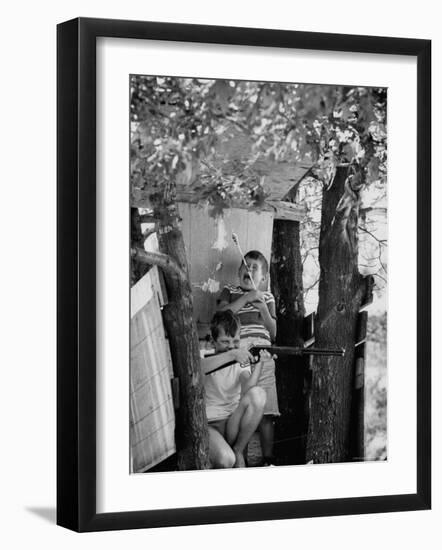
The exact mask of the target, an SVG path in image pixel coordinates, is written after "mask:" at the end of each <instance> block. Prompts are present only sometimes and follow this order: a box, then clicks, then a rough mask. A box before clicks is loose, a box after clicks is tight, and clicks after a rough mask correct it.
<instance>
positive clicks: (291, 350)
mask: <svg viewBox="0 0 442 550" xmlns="http://www.w3.org/2000/svg"><path fill="white" fill-rule="evenodd" d="M261 350H266V351H268V352H269V353H270V354H271V355H298V356H299V355H321V356H323V355H331V356H335V357H343V355H344V353H345V349H343V348H338V349H336V348H335V349H332V348H303V347H292V346H272V345H271V344H269V345H265V344H264V345H255V346H252V347H251V348H249V350H248V351H249V352H250V354H251V355H252V356H253V358H254V361H253V363H252V364H255V363H258V361H259V352H260V351H261ZM235 363H238V361H228V362H227V363H224V365H220V366H219V367H217V368H216V369H213V370H211V371H209V372H206V375H207V374H212V373H214V372H216V371H218V370H221V369H224V368H226V367H229V366H230V365H234V364H235ZM248 365H249V363H245V364H243V365H241V366H243V367H246V366H248Z"/></svg>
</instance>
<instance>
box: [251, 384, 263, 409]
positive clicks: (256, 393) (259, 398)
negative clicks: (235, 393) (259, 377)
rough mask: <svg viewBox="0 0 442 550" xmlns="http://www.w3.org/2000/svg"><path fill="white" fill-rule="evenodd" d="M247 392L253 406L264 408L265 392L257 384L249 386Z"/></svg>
mask: <svg viewBox="0 0 442 550" xmlns="http://www.w3.org/2000/svg"><path fill="white" fill-rule="evenodd" d="M247 393H248V395H249V397H250V399H251V402H252V403H253V405H255V407H258V408H264V405H265V404H266V400H267V394H266V392H265V390H263V389H262V388H260V387H259V386H253V388H250V390H249V391H248V392H247Z"/></svg>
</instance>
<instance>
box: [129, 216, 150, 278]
mask: <svg viewBox="0 0 442 550" xmlns="http://www.w3.org/2000/svg"><path fill="white" fill-rule="evenodd" d="M130 242H131V246H132V247H134V248H144V239H143V233H142V231H141V219H140V214H139V212H138V208H131V209H130ZM148 269H149V266H148V265H146V264H143V263H141V262H139V261H137V260H136V258H131V285H132V286H133V285H134V284H135V283H136V282H137V281H139V280H140V279H141V277H143V275H144V274H145V273H146V272H147V271H148Z"/></svg>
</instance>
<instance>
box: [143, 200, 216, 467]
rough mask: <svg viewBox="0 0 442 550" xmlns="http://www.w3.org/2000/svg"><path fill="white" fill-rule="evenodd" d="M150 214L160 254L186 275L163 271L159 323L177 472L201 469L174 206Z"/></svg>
mask: <svg viewBox="0 0 442 550" xmlns="http://www.w3.org/2000/svg"><path fill="white" fill-rule="evenodd" d="M154 215H155V217H156V218H157V219H158V243H159V249H160V251H161V252H162V253H164V254H168V255H169V256H170V257H171V258H173V259H174V260H175V261H176V262H177V263H178V264H179V266H180V267H181V269H182V270H183V271H184V273H185V274H186V275H187V277H186V278H185V280H184V281H183V280H182V278H180V277H179V276H178V274H176V273H174V272H173V271H164V276H165V281H166V287H167V293H168V304H167V305H166V306H165V307H164V309H163V320H164V324H165V329H166V333H167V335H168V338H169V344H170V351H171V356H172V362H173V367H174V372H175V375H176V376H177V377H178V378H179V383H180V408H179V410H178V411H177V415H176V430H175V440H176V446H177V453H178V469H179V470H201V469H206V468H208V467H209V459H208V456H209V454H208V446H209V445H208V441H209V437H208V429H207V417H206V410H205V400H204V387H203V377H202V376H203V375H202V372H201V368H200V353H199V342H198V336H197V331H196V324H195V320H194V317H193V301H192V292H191V286H190V283H189V278H188V265H187V258H186V252H185V247H184V241H183V236H182V233H181V230H180V228H179V224H178V221H179V216H178V212H177V210H176V206H175V204H173V203H169V205H165V204H164V203H162V204H159V205H157V206H156V207H155V208H154Z"/></svg>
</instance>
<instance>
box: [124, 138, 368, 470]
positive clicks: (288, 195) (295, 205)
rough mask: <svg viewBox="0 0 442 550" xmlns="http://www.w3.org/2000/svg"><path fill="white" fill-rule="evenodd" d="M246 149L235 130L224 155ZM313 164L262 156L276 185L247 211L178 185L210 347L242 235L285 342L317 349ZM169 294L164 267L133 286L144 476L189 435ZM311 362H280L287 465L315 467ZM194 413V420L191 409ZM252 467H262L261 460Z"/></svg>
mask: <svg viewBox="0 0 442 550" xmlns="http://www.w3.org/2000/svg"><path fill="white" fill-rule="evenodd" d="M223 147H224V150H223ZM244 148H247V144H244V140H241V139H237V137H235V136H233V138H232V139H231V140H230V141H229V142H228V143H224V144H221V145H220V146H219V148H218V156H219V157H222V156H223V155H224V154H228V156H229V159H230V161H232V160H233V161H234V160H235V157H237V158H239V157H241V156H242V155H244V154H246V153H247V151H244ZM310 169H311V165H310V164H295V163H290V162H276V161H269V160H268V159H265V160H260V159H258V160H256V161H255V163H254V165H253V170H254V173H255V174H257V175H258V176H259V178H260V181H261V183H262V185H263V187H264V188H265V189H266V190H267V192H266V194H265V198H264V200H263V201H262V203H261V204H260V206H259V208H245V207H244V206H243V205H242V204H241V203H239V204H236V203H235V202H234V201H232V202H231V203H230V205H229V208H225V209H222V211H216V209H215V211H214V208H213V205H211V204H210V203H209V202H207V201H206V202H205V201H202V200H201V194H200V193H199V192H198V188H197V187H195V186H192V185H188V184H183V183H182V182H177V186H176V202H177V207H178V211H179V217H180V219H181V232H182V236H183V240H184V245H185V253H186V256H187V262H188V266H189V278H190V285H191V289H192V297H193V317H194V320H195V322H196V326H197V331H198V337H199V342H200V349H201V350H203V349H204V348H206V347H207V346H208V345H210V344H209V343H208V334H209V323H210V320H211V318H212V316H213V314H214V312H215V310H216V300H217V296H218V294H219V292H220V291H221V289H222V288H223V286H224V285H225V284H226V283H234V282H236V281H237V274H238V268H239V265H240V262H241V257H240V255H239V252H238V249H237V248H236V247H235V245H234V243H233V241H232V238H231V236H232V233H236V235H237V236H238V239H239V243H240V245H241V248H242V250H243V251H244V253H245V252H246V251H248V250H251V249H257V250H259V251H260V252H262V253H263V254H264V256H265V257H266V258H267V259H268V260H269V265H270V277H269V287H270V290H271V291H272V293H273V294H274V295H275V301H276V312H277V341H276V343H277V344H278V345H285V346H305V347H307V346H311V345H312V344H313V343H314V342H315V315H314V314H311V315H309V316H308V317H307V318H305V315H304V311H305V310H304V303H303V285H302V261H301V253H300V232H299V225H300V222H301V221H302V220H303V218H304V216H305V210H306V209H305V207H304V206H303V204H302V202H300V201H299V200H297V199H298V196H297V192H298V188H299V185H300V182H301V181H302V180H303V179H304V178H305V177H307V176H308V175H309V172H310ZM132 204H133V206H140V207H142V206H145V205H146V203H145V202H143V201H141V202H138V203H137V202H136V201H135V202H134V201H132ZM155 242H156V235H155V233H153V232H152V235H151V236H150V237H149V238H148V239H147V240H146V243H145V247H146V248H147V249H149V248H150V249H151V250H155V246H156V245H155ZM367 282H368V281H367ZM143 289H144V290H143ZM370 296H371V288H370V285H369V284H367V291H366V292H365V295H364V297H363V299H362V305H363V306H365V305H366V304H367V303H368V302H369V301H370ZM167 300H168V297H167V292H166V291H165V288H164V284H163V283H162V276H161V270H158V269H156V268H155V269H154V270H150V271H149V272H148V273H147V274H146V275H145V276H144V277H143V278H142V279H141V280H140V281H138V283H137V284H136V285H135V286H134V287H133V288H132V314H131V452H132V469H133V471H134V472H142V471H147V470H150V471H151V470H152V469H159V470H161V469H166V470H168V469H173V468H174V456H175V451H176V445H175V440H176V438H177V437H179V436H180V434H179V433H177V431H176V430H180V429H183V428H182V427H181V428H180V427H179V426H178V424H177V423H176V422H175V420H176V419H177V418H178V417H179V415H180V406H182V405H183V404H182V403H181V404H180V403H179V397H178V396H179V394H180V393H182V392H180V391H179V385H180V383H181V381H180V379H179V378H180V377H179V376H177V374H176V371H175V372H174V368H173V366H172V365H171V360H170V353H169V350H168V338H167V333H166V332H165V331H164V329H163V328H162V325H161V323H160V322H159V321H160V319H161V309H162V307H163V306H164V305H167ZM363 309H364V307H361V312H360V313H359V317H358V320H357V327H356V329H355V330H356V333H357V334H356V348H355V353H354V364H353V367H352V369H353V370H352V373H351V378H352V380H353V390H352V391H353V397H352V415H351V417H352V425H351V428H350V431H351V454H352V456H354V457H361V456H363V432H364V430H363V424H364V375H363V372H364V357H365V333H366V322H367V313H366V311H364V312H363V311H362V310H363ZM153 319H155V322H153ZM133 365H135V367H134V366H133ZM310 365H311V359H309V358H308V356H307V357H304V356H302V357H294V358H293V357H290V358H287V357H280V358H278V359H277V363H276V366H277V368H276V381H277V391H278V399H279V408H280V412H281V416H280V417H279V418H278V420H277V421H276V426H275V445H274V454H275V457H276V463H277V464H281V465H283V464H302V463H305V455H306V438H307V429H308V414H309V410H308V409H309V406H308V401H309V395H310V381H311V370H310ZM189 414H190V416H192V411H191V410H190V413H189ZM188 416H189V415H187V416H186V418H187V417H188ZM191 421H192V419H190V422H191ZM181 426H182V424H181ZM257 453H258V454H259V450H258V451H257ZM255 458H256V457H255ZM164 461H166V462H164ZM250 463H251V465H253V464H254V463H253V460H251V461H250Z"/></svg>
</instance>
